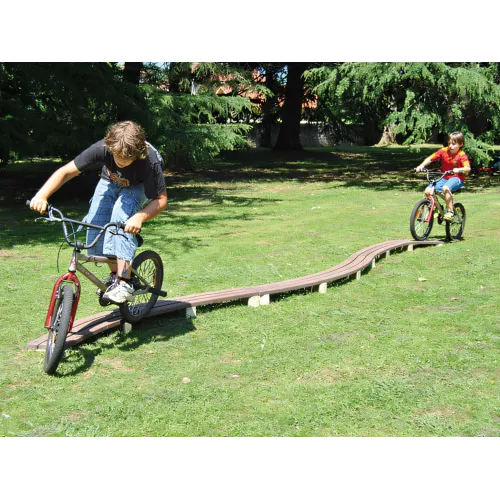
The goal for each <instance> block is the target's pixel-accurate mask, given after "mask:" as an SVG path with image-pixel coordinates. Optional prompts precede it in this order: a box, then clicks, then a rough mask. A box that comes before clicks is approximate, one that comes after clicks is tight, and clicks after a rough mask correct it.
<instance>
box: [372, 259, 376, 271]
mask: <svg viewBox="0 0 500 500" xmlns="http://www.w3.org/2000/svg"><path fill="white" fill-rule="evenodd" d="M374 267H375V259H373V260H372V269H373V268H374Z"/></svg>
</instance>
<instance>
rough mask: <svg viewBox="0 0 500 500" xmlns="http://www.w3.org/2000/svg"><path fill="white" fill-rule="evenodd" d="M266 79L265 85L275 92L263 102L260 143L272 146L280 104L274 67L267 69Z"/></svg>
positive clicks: (264, 145)
mask: <svg viewBox="0 0 500 500" xmlns="http://www.w3.org/2000/svg"><path fill="white" fill-rule="evenodd" d="M265 75H266V81H265V83H264V85H265V86H266V87H267V88H268V89H269V90H270V91H271V92H273V93H274V96H273V97H269V98H267V99H266V100H265V101H264V103H263V104H262V136H261V139H260V145H261V146H262V147H264V148H271V147H272V146H273V143H272V131H273V125H274V124H275V123H276V114H277V109H279V104H278V84H277V80H276V73H275V71H273V70H272V69H270V70H268V71H266V74H265Z"/></svg>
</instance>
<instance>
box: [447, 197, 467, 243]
mask: <svg viewBox="0 0 500 500" xmlns="http://www.w3.org/2000/svg"><path fill="white" fill-rule="evenodd" d="M454 212H455V215H454V216H453V219H452V220H451V221H450V222H446V237H447V238H448V239H449V240H459V239H461V237H462V233H463V232H464V229H465V208H464V206H463V205H462V204H461V203H455V206H454Z"/></svg>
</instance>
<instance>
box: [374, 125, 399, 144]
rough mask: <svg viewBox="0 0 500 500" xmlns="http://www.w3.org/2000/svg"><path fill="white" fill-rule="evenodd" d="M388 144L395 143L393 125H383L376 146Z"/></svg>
mask: <svg viewBox="0 0 500 500" xmlns="http://www.w3.org/2000/svg"><path fill="white" fill-rule="evenodd" d="M390 144H396V134H395V133H394V126H393V125H384V131H383V132H382V137H381V138H380V141H378V143H377V146H388V145H390Z"/></svg>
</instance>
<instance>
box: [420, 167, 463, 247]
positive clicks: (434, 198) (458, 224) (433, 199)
mask: <svg viewBox="0 0 500 500" xmlns="http://www.w3.org/2000/svg"><path fill="white" fill-rule="evenodd" d="M422 172H425V173H426V174H427V181H428V182H429V184H430V186H431V190H430V191H431V192H430V194H429V195H428V196H426V197H425V198H424V199H423V200H420V201H419V202H417V203H416V204H415V206H414V207H413V211H412V213H411V216H410V232H411V235H412V236H413V238H415V240H418V241H424V240H425V239H427V237H428V236H429V234H430V233H431V230H432V226H433V225H434V219H436V220H437V223H438V224H442V223H443V220H444V219H443V217H444V214H445V210H444V207H443V205H442V203H441V201H440V199H441V200H444V196H443V195H442V194H441V193H439V192H438V191H436V184H437V183H438V181H440V180H441V179H442V178H444V177H445V175H448V174H453V170H449V171H446V172H444V173H443V172H430V171H429V170H426V169H423V170H422ZM433 175H434V176H436V177H435V178H434V179H432V178H431V176H433ZM453 207H454V208H453V210H454V213H455V215H454V216H453V218H452V220H451V221H444V222H445V223H446V226H445V227H446V238H447V240H450V241H451V240H459V239H461V238H462V234H463V232H464V229H465V208H464V206H463V205H462V204H461V203H454V204H453Z"/></svg>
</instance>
